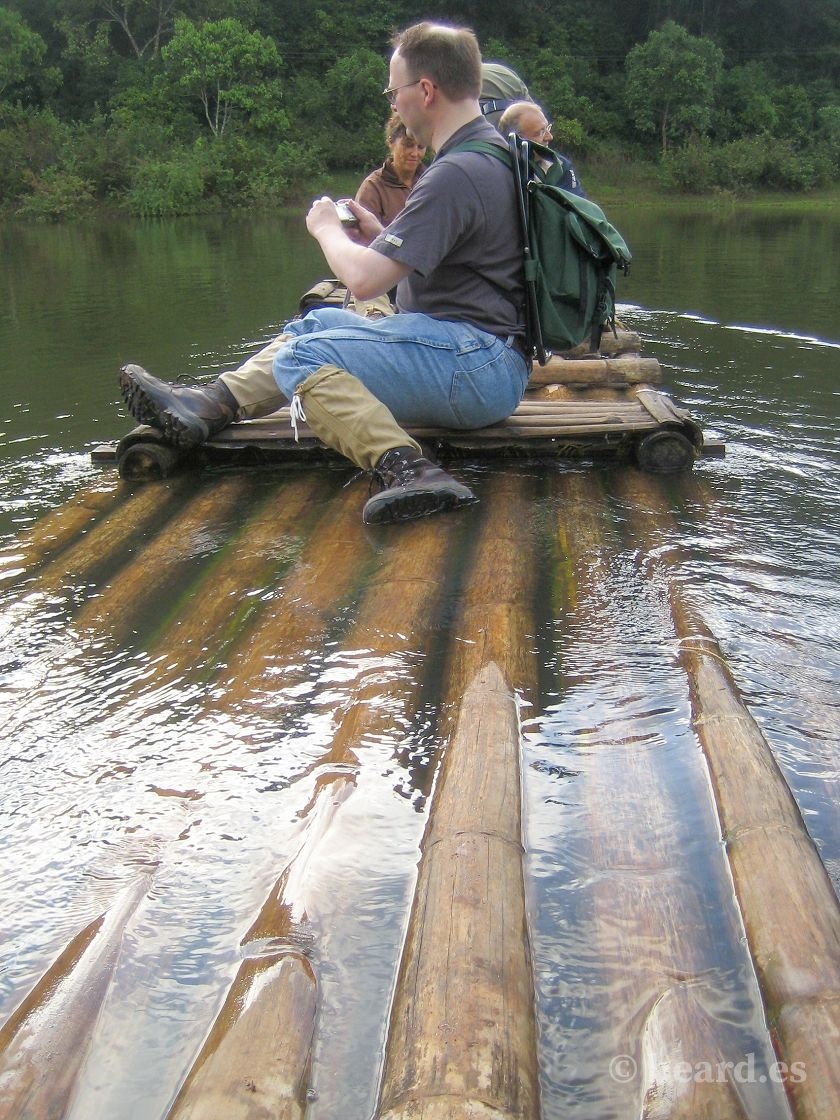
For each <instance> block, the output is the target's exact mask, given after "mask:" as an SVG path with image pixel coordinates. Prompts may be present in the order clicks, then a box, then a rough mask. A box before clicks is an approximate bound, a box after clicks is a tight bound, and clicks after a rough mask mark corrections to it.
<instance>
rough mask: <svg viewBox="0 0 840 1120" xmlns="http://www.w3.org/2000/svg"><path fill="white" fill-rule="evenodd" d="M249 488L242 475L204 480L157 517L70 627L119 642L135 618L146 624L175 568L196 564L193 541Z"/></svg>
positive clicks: (228, 515)
mask: <svg viewBox="0 0 840 1120" xmlns="http://www.w3.org/2000/svg"><path fill="white" fill-rule="evenodd" d="M249 486H250V483H249V480H248V478H247V477H246V476H244V475H228V476H226V477H219V478H214V479H210V480H208V481H206V483H205V485H204V486H202V487H201V488H200V490H199V491H198V492H197V493H196V494H195V495H193V496H192V497H191V498H190V499H189V500H188V501H185V502H183V503H182V504H181V505H180V506H179V508H178V510H177V512H176V513H175V515H174V516H172V517H171V518H169V519H166V518H165V517H163V516H162V515H161V516H160V517H159V521H158V524H157V525H155V530H156V532H155V534H154V536H152V537H151V539H150V540H148V541H147V542H146V543H144V544H143V545H142V546H141V547H139V548H135V550H134V554H133V557H132V559H130V560H129V562H128V563H126V564H124V565H123V566H122V567H121V568H119V570H118V571H116V572H115V573H114V574H113V576H112V577H111V579H110V581H109V582H108V583H107V584H106V585H105V586H104V587H102V588H101V589H100V590H99V591H98V593H97V594H96V595H95V596H93V597H91V598H90V599H88V600H87V602H86V603H85V605H84V606H83V607H82V608H81V610H80V611H78V612H77V614H76V617H75V626H76V628H77V629H78V630H80V631H84V630H96V631H103V630H104V631H106V632H107V633H108V634H109V635H111V636H112V637H114V638H124V637H126V636H127V635H128V634H130V633H131V631H132V629H133V628H134V627H135V626H137V625H138V623H139V620H140V619H146V620H148V618H149V614H150V610H152V609H153V608H154V607H155V606H156V605H157V604H158V602H159V598H158V597H159V595H160V594H161V592H162V591H163V589H164V588H166V587H168V586H169V585H171V583H172V582H173V579H174V578H175V573H177V571H178V569H179V568H182V567H183V566H184V565H185V564H190V565H192V566H196V559H197V556H196V548H197V542H200V541H202V540H205V539H206V538H207V534H208V531H209V528H210V527H211V526H218V525H219V523H223V522H224V521H225V520H226V519H229V518H231V517H232V516H234V512H235V510H236V509H237V508H238V507H239V506H240V505H241V503H242V501H243V500H244V499H245V497H246V495H247V492H248V489H249ZM153 488H154V489H156V487H153ZM145 489H146V488H145V487H144V489H143V491H141V493H145Z"/></svg>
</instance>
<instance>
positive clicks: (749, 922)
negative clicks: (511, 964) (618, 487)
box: [623, 472, 840, 1120]
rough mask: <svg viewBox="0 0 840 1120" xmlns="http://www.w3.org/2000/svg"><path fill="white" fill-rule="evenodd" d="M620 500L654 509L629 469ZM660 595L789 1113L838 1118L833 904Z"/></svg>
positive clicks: (728, 692) (681, 600)
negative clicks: (779, 1062) (669, 621)
mask: <svg viewBox="0 0 840 1120" xmlns="http://www.w3.org/2000/svg"><path fill="white" fill-rule="evenodd" d="M623 492H624V494H625V495H626V497H627V500H628V505H629V504H631V503H633V504H634V505H635V507H636V508H638V507H639V506H640V505H644V506H645V507H647V508H648V509H653V510H654V511H657V513H658V516H660V517H661V516H662V514H661V509H662V503H661V499H660V497H659V495H658V494H657V493H656V491H655V490H654V486H653V483H652V482H651V481H650V480H648V479H646V478H644V477H643V476H641V475H638V474H636V473H635V472H634V473H633V474H632V475H629V474H628V475H627V476H626V478H625V481H624V486H623ZM668 591H669V596H670V601H671V610H672V613H673V618H674V625H675V628H676V632H677V635H678V637H679V639H680V658H681V661H682V663H683V666H684V668H685V670H686V673H687V675H688V678H689V685H690V689H691V698H692V710H693V717H694V726H695V729H696V731H697V735H698V738H699V740H700V744H701V746H702V748H703V752H704V755H705V757H706V761H707V764H708V767H709V773H710V776H711V781H712V787H713V791H714V795H715V802H716V805H717V811H718V816H719V820H720V827H721V831H722V833H723V838H724V841H725V844H726V854H727V856H728V859H729V864H730V867H731V870H732V877H733V881H734V885H735V893H736V896H737V899H738V903H739V906H740V910H741V915H742V918H743V922H744V929H745V931H746V936H747V943H748V945H749V948H750V952H751V954H752V958H753V961H754V963H755V967H756V973H757V976H758V981H759V984H760V986H761V990H762V994H763V996H764V1000H765V1004H766V1008H767V1015H768V1024H769V1027H770V1030H771V1033H772V1035H773V1036H774V1038H775V1039H776V1041H777V1047H778V1052H779V1056H780V1058H781V1060H782V1061H783V1063H784V1064H785V1066H786V1068H787V1071H788V1074H787V1076H786V1078H785V1083H786V1088H787V1091H788V1094H789V1097H790V1099H791V1102H792V1104H793V1108H794V1111H795V1114H796V1116H797V1118H798V1120H825V1118H826V1117H829V1116H832V1117H833V1116H840V1072H839V1071H838V1066H837V1060H836V1056H837V1052H838V1048H840V904H838V900H837V895H836V894H835V892H834V889H833V887H832V884H831V880H830V879H829V877H828V874H827V872H826V870H825V867H824V865H823V863H822V861H821V859H820V857H819V853H818V852H817V850H816V848H815V846H814V844H813V841H812V840H811V837H810V836H809V834H808V831H807V828H806V827H805V824H804V822H803V820H802V816H801V813H800V811H799V807H798V806H797V804H796V801H795V799H794V797H793V795H792V794H791V792H790V789H789V787H788V785H787V783H786V781H785V779H784V776H783V774H782V772H781V770H780V769H779V766H778V764H777V762H776V760H775V758H774V756H773V753H772V750H771V749H770V746H769V744H768V743H767V741H766V739H765V738H764V736H763V735H762V733H761V730H760V728H759V727H758V725H757V724H756V723H755V721H754V720H753V718H752V716H751V715H750V712H749V710H748V708H747V707H746V705H745V704H744V702H743V700H742V698H741V696H740V693H739V690H738V687H737V685H736V683H735V681H734V679H733V677H732V674H731V672H730V670H729V667H728V665H727V663H726V660H725V657H724V655H723V653H722V651H721V649H720V646H719V645H718V643H717V640H716V639H715V637H714V635H713V634H712V633H711V631H710V630H709V629H708V627H707V626H706V625H705V623H704V622H703V620H702V618H701V617H700V616H699V614H698V612H697V611H696V609H695V608H694V607H693V606H692V604H691V603H690V602H689V601H688V598H687V596H685V594H684V593H683V591H682V588H681V586H680V584H679V583H678V582H677V581H676V580H671V581H669V585H668Z"/></svg>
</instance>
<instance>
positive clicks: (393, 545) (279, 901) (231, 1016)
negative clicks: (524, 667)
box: [168, 510, 454, 1120]
mask: <svg viewBox="0 0 840 1120" xmlns="http://www.w3.org/2000/svg"><path fill="white" fill-rule="evenodd" d="M356 518H357V519H358V510H357V511H356ZM453 520H454V519H446V518H436V519H434V520H432V521H430V522H414V523H412V524H411V525H408V526H404V527H403V531H402V532H401V533H400V536H399V538H392V539H391V541H390V545H389V547H388V549H387V553H386V557H385V559H384V562H383V563H382V565H381V567H380V568H379V570H378V571H377V572H376V573H375V576H374V578H372V579H371V581H370V583H369V585H368V587H367V589H366V592H365V595H364V599H363V602H362V604H361V605H360V609H359V613H358V616H357V619H356V622H355V624H354V625H353V627H352V629H351V632H350V633H349V634H348V636H347V643H348V647H349V648H350V649H353V650H356V649H360V648H362V649H364V650H365V651H366V654H367V655H368V656H367V657H366V659H365V660H366V663H367V665H368V667H367V668H364V669H362V671H361V672H360V673H359V675H358V676H357V678H356V679H355V681H353V682H351V683H350V685H349V687H348V689H347V690H346V691H345V692H344V693H343V694H342V695H341V696H340V697H337V698H336V700H335V709H336V710H335V713H334V717H335V720H336V722H337V728H336V731H335V734H334V736H333V738H332V742H331V744H330V746H329V749H328V750H327V751H326V752H325V753H324V755H323V756H322V757H321V759H320V760H319V761H318V762H317V763H315V765H314V767H313V769H314V770H315V771H316V773H317V778H316V782H315V788H314V792H313V794H312V797H311V799H310V801H309V803H308V805H307V806H306V808H305V809H304V810H303V811H302V813H301V826H300V827H301V834H300V838H299V842H298V846H297V850H296V851H295V854H294V855H293V857H292V858H291V859H290V861H289V862H288V864H287V865H286V867H285V868H284V869H283V872H282V873H281V875H280V877H279V878H278V880H277V882H276V883H275V885H274V888H273V889H272V891H271V893H270V894H269V896H268V898H267V899H266V901H265V903H264V905H263V907H262V909H261V911H260V913H259V915H258V916H257V918H256V920H255V921H254V923H253V924H252V926H251V928H250V929H249V930H248V932H247V933H246V934H245V936H244V938H243V940H242V946H243V949H244V951H245V952H246V953H248V952H249V951H251V952H254V954H255V956H254V957H250V956H249V957H248V958H247V959H246V960H245V962H244V963H243V965H242V966H241V968H240V970H239V973H238V975H237V977H236V979H235V981H234V984H233V987H232V988H231V990H230V993H229V995H228V998H227V1000H226V1001H225V1006H224V1007H223V1009H222V1012H221V1014H220V1016H219V1017H218V1019H217V1020H216V1022H215V1023H214V1025H213V1028H212V1030H211V1032H210V1035H209V1037H208V1040H207V1043H206V1044H205V1046H204V1047H203V1049H202V1051H201V1054H200V1055H199V1057H198V1059H197V1060H196V1063H195V1065H194V1067H193V1069H192V1070H191V1072H190V1074H189V1076H188V1078H187V1081H186V1082H185V1084H184V1087H183V1088H182V1090H181V1091H180V1093H179V1095H178V1097H177V1099H176V1101H175V1104H174V1105H173V1108H172V1110H171V1112H170V1113H169V1118H168V1120H215V1118H216V1117H219V1116H222V1115H224V1116H225V1118H226V1120H259V1118H262V1117H265V1116H272V1117H278V1118H282V1120H298V1118H300V1117H302V1116H303V1112H304V1109H305V1106H306V1086H307V1074H308V1067H309V1053H310V1048H311V1044H312V1038H313V1034H314V1029H315V1014H316V1000H317V983H316V976H315V973H314V971H313V968H312V965H311V963H310V960H309V957H310V954H311V953H312V948H311V943H312V941H313V940H314V937H315V934H314V932H313V923H312V917H313V915H312V905H311V899H312V898H315V897H317V891H318V885H317V883H313V881H312V873H311V868H312V862H313V859H314V858H315V857H316V855H317V854H318V853H319V852H321V851H322V850H324V849H328V848H329V847H330V846H331V845H333V844H335V843H336V838H335V835H334V831H335V829H334V825H335V821H336V816H337V813H338V811H339V809H340V807H341V806H342V805H343V804H344V802H345V801H346V800H347V798H348V797H349V796H350V795H351V793H352V792H353V790H354V789H355V785H356V781H357V774H358V771H359V768H360V765H361V759H362V758H363V756H364V742H365V739H366V738H367V737H370V736H373V737H376V736H380V735H383V734H387V733H388V732H389V731H390V730H391V729H392V728H393V725H394V720H395V719H398V718H399V716H400V714H402V715H403V716H405V717H409V716H410V715H411V714H412V709H413V707H414V706H415V704H416V701H417V694H418V692H419V688H420V684H421V681H420V680H418V679H417V678H416V677H415V678H407V677H406V675H405V673H404V672H403V670H402V661H401V659H400V658H399V657H398V656H397V651H399V650H403V651H405V652H406V653H409V652H410V653H411V654H412V655H415V656H416V655H417V654H421V655H422V654H423V653H424V652H426V653H427V652H428V647H429V644H430V642H431V639H432V637H433V635H434V623H435V613H434V609H433V601H434V597H435V594H436V592H437V591H438V590H439V589H440V588H441V586H442V584H443V579H442V574H441V569H442V565H443V561H444V559H445V555H446V552H447V549H448V546H449V542H450V539H451V535H452V532H453V527H454V526H453ZM324 578H325V579H326V577H324ZM293 656H295V657H296V658H299V657H300V650H296V651H295V652H294V654H293ZM275 668H277V665H276V663H275ZM386 700H387V703H385V701H386ZM243 1009H245V1010H244V1011H243Z"/></svg>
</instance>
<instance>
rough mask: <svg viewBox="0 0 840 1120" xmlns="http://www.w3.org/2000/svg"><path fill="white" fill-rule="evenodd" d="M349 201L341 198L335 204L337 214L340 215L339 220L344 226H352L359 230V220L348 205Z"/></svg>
mask: <svg viewBox="0 0 840 1120" xmlns="http://www.w3.org/2000/svg"><path fill="white" fill-rule="evenodd" d="M348 201H349V200H348V199H346V198H340V199H339V200H338V202H337V203H336V204H335V208H336V212H337V213H338V217H339V220H340V222H341V224H342V225H343V226H351V227H352V228H353V229H358V228H359V219H358V218H357V217H356V215H355V214H354V213H353V211H352V210H351V209H350V207H349V205H348Z"/></svg>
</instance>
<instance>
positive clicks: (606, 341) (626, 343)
mask: <svg viewBox="0 0 840 1120" xmlns="http://www.w3.org/2000/svg"><path fill="white" fill-rule="evenodd" d="M641 345H642V339H641V336H640V335H639V334H638V333H637V332H636V331H630V330H627V329H626V328H625V327H618V326H617V327H616V330H615V333H613V332H612V330H610V328H609V327H604V329H603V330H602V331H601V339H600V341H599V343H598V349H597V351H595V353H598V354H607V355H610V356H612V355H614V354H628V353H629V354H634V353H637V352H638V351H639V349H640V348H641ZM591 353H593V351H592V350H591V349H590V345H589V342H588V341H586V342H581V344H580V346H575V347H574V349H572V350H561V351H560V352H559V353H558V354H556V355H555V357H557V358H580V357H583V355H584V354H591Z"/></svg>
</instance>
